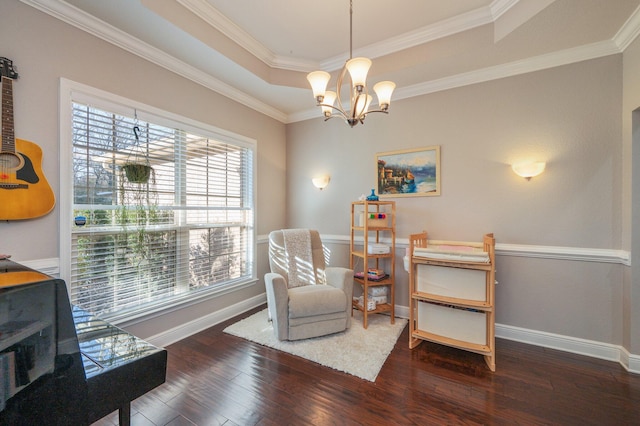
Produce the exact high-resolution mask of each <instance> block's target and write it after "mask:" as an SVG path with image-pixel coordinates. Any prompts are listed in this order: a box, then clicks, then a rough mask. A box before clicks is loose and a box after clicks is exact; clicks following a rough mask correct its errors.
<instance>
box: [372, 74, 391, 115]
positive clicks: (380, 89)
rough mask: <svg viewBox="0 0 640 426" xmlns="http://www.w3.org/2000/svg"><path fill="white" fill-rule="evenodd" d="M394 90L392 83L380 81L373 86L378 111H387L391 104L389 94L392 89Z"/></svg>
mask: <svg viewBox="0 0 640 426" xmlns="http://www.w3.org/2000/svg"><path fill="white" fill-rule="evenodd" d="M395 88H396V84H395V83H394V82H393V81H381V82H379V83H377V84H376V85H375V86H373V91H374V92H376V95H377V96H378V105H379V106H380V109H382V110H385V111H386V110H387V108H389V105H390V104H391V94H393V89H395Z"/></svg>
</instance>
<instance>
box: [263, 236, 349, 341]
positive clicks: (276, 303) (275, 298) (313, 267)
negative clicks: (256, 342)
mask: <svg viewBox="0 0 640 426" xmlns="http://www.w3.org/2000/svg"><path fill="white" fill-rule="evenodd" d="M302 231H303V230H278V231H273V232H271V233H270V234H269V266H270V267H271V272H270V273H267V274H265V277H264V281H265V286H266V290H267V304H268V307H269V318H270V319H271V320H272V321H273V329H274V331H275V334H276V337H277V338H278V339H279V340H299V339H307V338H310V337H318V336H324V335H326V334H331V333H337V332H340V331H344V330H346V329H347V328H349V327H350V326H351V299H352V297H353V294H352V292H353V271H352V270H351V269H347V268H340V267H326V263H325V253H324V247H323V245H322V241H321V240H320V234H319V233H318V231H314V230H304V231H308V237H307V241H308V242H309V243H310V244H311V247H310V249H308V251H307V252H306V253H304V250H302V251H303V252H302V253H289V252H288V251H287V248H289V249H291V247H296V248H299V247H300V244H298V245H296V244H293V243H291V237H290V235H291V234H292V233H295V232H298V233H300V232H302ZM287 232H288V235H289V237H285V233H287ZM299 235H300V234H299ZM287 238H289V240H288V241H289V244H286V241H285V240H286V239H287ZM306 256H309V257H310V258H311V259H310V260H311V262H309V261H305V257H306ZM292 262H293V263H295V265H294V264H293V263H292ZM311 263H312V264H311ZM293 273H295V274H296V277H294V276H291V274H293ZM294 285H297V286H294Z"/></svg>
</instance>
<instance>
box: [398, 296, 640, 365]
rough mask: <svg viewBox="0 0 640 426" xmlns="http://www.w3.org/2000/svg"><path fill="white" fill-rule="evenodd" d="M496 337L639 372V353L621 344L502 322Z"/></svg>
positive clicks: (405, 314)
mask: <svg viewBox="0 0 640 426" xmlns="http://www.w3.org/2000/svg"><path fill="white" fill-rule="evenodd" d="M395 313H396V316H398V317H401V318H409V308H408V307H407V306H396V309H395ZM496 337H498V338H501V339H506V340H513V341H515V342H521V343H526V344H529V345H534V346H541V347H544V348H550V349H557V350H559V351H564V352H570V353H574V354H579V355H585V356H589V357H592V358H598V359H604V360H607V361H615V362H618V363H620V365H622V366H623V367H624V368H625V369H626V370H627V371H629V372H630V373H635V374H640V355H632V354H630V353H629V352H628V351H627V350H626V349H625V348H624V347H622V346H618V345H612V344H609V343H602V342H596V341H593V340H586V339H578V338H576V337H570V336H563V335H560V334H553V333H546V332H544V331H536V330H529V329H526V328H520V327H513V326H510V325H503V324H496Z"/></svg>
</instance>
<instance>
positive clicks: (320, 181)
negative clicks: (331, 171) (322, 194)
mask: <svg viewBox="0 0 640 426" xmlns="http://www.w3.org/2000/svg"><path fill="white" fill-rule="evenodd" d="M330 180H331V176H329V175H324V176H316V177H314V178H313V179H311V182H313V186H315V187H316V188H318V189H319V190H320V191H322V190H323V189H325V188H326V187H327V185H329V181H330Z"/></svg>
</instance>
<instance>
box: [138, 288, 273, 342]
mask: <svg viewBox="0 0 640 426" xmlns="http://www.w3.org/2000/svg"><path fill="white" fill-rule="evenodd" d="M265 303H267V296H266V293H262V294H260V295H258V296H254V297H252V298H250V299H247V300H243V301H242V302H239V303H236V304H235V305H231V306H228V307H226V308H223V309H220V310H218V311H215V312H212V313H210V314H207V315H205V316H203V317H200V318H198V319H196V320H193V321H190V322H188V323H186V324H182V325H179V326H177V327H174V328H172V329H169V330H166V331H163V332H161V333H158V334H155V335H153V336H149V337H147V338H145V340H146V341H148V342H149V343H151V344H152V345H155V346H158V347H164V346H168V345H170V344H172V343H175V342H177V341H179V340H182V339H184V338H185V337H188V336H191V335H193V334H196V333H198V332H200V331H202V330H206V329H207V328H209V327H212V326H214V325H216V324H219V323H221V322H223V321H226V320H228V319H230V318H233V317H235V316H237V315H240V314H242V313H243V312H246V311H248V310H250V309H253V308H256V307H258V306H260V305H262V304H265Z"/></svg>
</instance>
